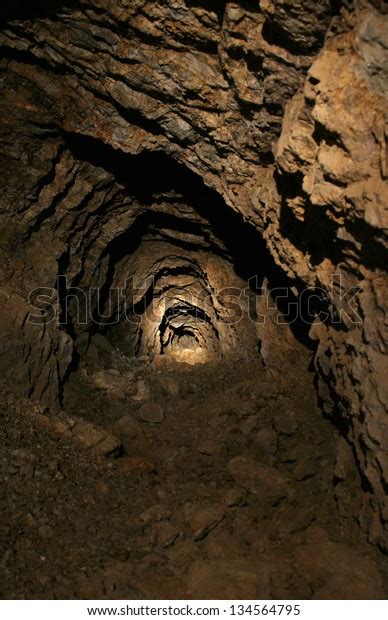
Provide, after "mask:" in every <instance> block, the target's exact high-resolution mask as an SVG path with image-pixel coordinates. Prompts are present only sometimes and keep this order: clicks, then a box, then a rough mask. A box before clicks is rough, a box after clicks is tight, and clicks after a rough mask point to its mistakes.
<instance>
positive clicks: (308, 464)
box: [293, 459, 319, 482]
mask: <svg viewBox="0 0 388 620" xmlns="http://www.w3.org/2000/svg"><path fill="white" fill-rule="evenodd" d="M318 472H319V460H313V459H303V460H302V461H299V462H298V463H297V465H296V467H295V469H294V471H293V475H294V478H295V479H296V480H297V481H298V482H302V481H303V480H307V479H308V478H313V477H314V476H316V475H317V473H318Z"/></svg>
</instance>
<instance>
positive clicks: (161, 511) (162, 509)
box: [140, 504, 171, 523]
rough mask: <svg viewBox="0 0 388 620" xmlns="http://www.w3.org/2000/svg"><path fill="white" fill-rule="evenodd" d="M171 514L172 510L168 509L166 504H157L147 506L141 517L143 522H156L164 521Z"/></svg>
mask: <svg viewBox="0 0 388 620" xmlns="http://www.w3.org/2000/svg"><path fill="white" fill-rule="evenodd" d="M170 516H171V510H168V508H166V506H163V505H162V504H155V505H154V506H151V507H150V508H147V510H145V511H144V512H142V514H141V515H140V519H141V520H142V521H143V523H154V522H156V521H163V520H164V519H168V518H169V517H170Z"/></svg>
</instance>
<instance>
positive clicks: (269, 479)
mask: <svg viewBox="0 0 388 620" xmlns="http://www.w3.org/2000/svg"><path fill="white" fill-rule="evenodd" d="M228 469H229V471H230V473H231V474H232V476H233V478H234V480H235V482H236V483H237V484H239V485H240V486H242V487H244V488H245V489H247V491H249V492H250V493H253V494H254V495H259V496H260V497H261V498H262V499H263V501H266V502H269V503H271V504H276V503H278V502H279V501H280V500H282V499H284V498H286V497H287V496H288V495H289V494H290V488H289V486H288V483H287V480H286V479H285V478H284V477H283V476H282V475H281V474H280V473H279V472H278V471H277V470H276V469H274V468H273V467H267V466H265V465H261V464H260V463H258V462H257V461H254V460H253V459H250V458H247V457H244V456H237V457H235V458H234V459H232V460H231V461H230V462H229V464H228Z"/></svg>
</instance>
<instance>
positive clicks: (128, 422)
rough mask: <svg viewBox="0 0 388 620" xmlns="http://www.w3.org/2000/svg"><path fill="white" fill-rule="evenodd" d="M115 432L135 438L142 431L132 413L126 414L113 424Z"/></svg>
mask: <svg viewBox="0 0 388 620" xmlns="http://www.w3.org/2000/svg"><path fill="white" fill-rule="evenodd" d="M113 429H114V431H115V432H117V433H120V434H122V435H126V436H127V437H129V438H130V439H135V438H136V437H137V436H138V435H139V434H140V433H141V429H140V428H139V424H138V422H136V420H134V419H133V417H132V416H131V415H125V416H123V417H122V418H120V420H118V421H117V422H115V424H114V425H113Z"/></svg>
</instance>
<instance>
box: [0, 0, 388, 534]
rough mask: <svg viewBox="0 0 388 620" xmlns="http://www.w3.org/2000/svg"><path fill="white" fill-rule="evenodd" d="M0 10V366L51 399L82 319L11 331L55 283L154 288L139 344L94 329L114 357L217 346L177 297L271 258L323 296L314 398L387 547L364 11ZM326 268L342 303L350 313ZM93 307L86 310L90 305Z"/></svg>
mask: <svg viewBox="0 0 388 620" xmlns="http://www.w3.org/2000/svg"><path fill="white" fill-rule="evenodd" d="M1 10H2V17H3V19H2V33H1V42H2V44H3V46H4V47H3V50H4V59H3V61H2V86H3V98H2V102H1V107H2V109H1V118H2V123H1V138H0V139H1V144H2V169H3V175H2V191H1V206H0V215H1V229H2V235H1V246H0V259H1V260H0V265H1V276H2V278H1V280H2V282H1V296H0V303H1V306H0V308H1V326H2V328H1V331H2V338H1V345H0V346H1V353H2V359H1V367H2V371H3V372H6V373H8V374H11V375H12V376H13V379H14V380H15V381H16V382H19V383H20V385H21V386H23V387H24V389H25V392H27V394H28V395H30V396H33V397H35V398H38V399H42V400H43V401H45V402H47V403H50V404H52V403H54V402H55V401H56V399H57V398H58V396H59V394H60V392H61V389H62V386H63V381H64V380H65V378H66V376H67V374H68V372H69V369H71V363H72V360H73V361H74V356H75V354H78V355H82V354H83V352H84V350H85V349H86V348H87V345H88V338H89V335H88V334H89V333H90V331H91V330H92V331H93V330H94V331H95V329H96V328H95V327H93V325H94V323H93V321H89V320H88V321H86V323H84V324H83V325H79V324H78V323H77V322H76V321H72V320H70V324H69V323H67V324H62V325H58V324H57V323H56V322H55V321H51V322H48V323H47V324H46V325H45V327H44V329H42V326H41V325H31V324H30V323H29V322H27V321H26V318H27V315H28V312H29V310H30V306H29V304H28V303H27V299H28V295H29V293H30V291H31V290H32V289H34V288H37V287H48V288H50V289H56V278H57V275H58V274H65V275H66V276H67V278H68V281H67V282H68V286H77V287H80V288H82V289H83V290H86V291H88V292H89V291H90V290H93V289H97V288H99V289H102V290H106V289H107V288H108V286H110V285H113V286H115V285H119V284H120V285H121V284H122V282H121V280H122V279H123V277H124V276H127V275H128V274H129V275H131V276H133V277H135V278H136V277H138V278H140V279H142V278H143V277H147V276H149V275H153V276H156V277H157V279H158V282H159V285H160V289H159V290H160V297H159V301H160V302H161V303H163V304H164V303H165V301H166V293H167V291H168V290H170V291H171V290H173V291H174V292H173V295H172V303H171V304H170V302H168V303H167V305H168V308H170V309H171V311H170V314H169V315H168V316H167V318H166V315H165V314H163V313H162V314H163V317H162V318H161V320H160V322H159V323H157V330H156V331H155V324H154V323H153V324H152V325H151V326H150V327H149V329H148V330H146V333H143V334H142V335H141V337H140V338H139V332H138V331H136V330H135V331H134V332H133V333H132V332H131V330H128V334H129V336H128V342H127V344H125V339H123V338H122V333H121V332H120V330H121V329H122V328H121V327H118V326H116V328H115V327H113V328H112V337H113V338H115V337H116V338H117V339H118V340H120V341H121V342H124V346H128V347H129V348H131V347H132V349H131V350H136V351H137V352H141V353H144V352H150V351H153V352H156V349H157V348H158V347H159V350H158V352H159V353H163V352H165V349H172V350H174V351H175V354H177V355H180V351H181V350H185V349H187V348H188V349H189V350H193V345H194V343H195V345H194V349H196V348H202V349H203V348H204V347H203V346H202V345H203V344H204V343H205V342H206V343H209V342H210V343H212V344H211V345H210V347H207V349H209V351H208V352H209V353H210V354H211V355H213V354H216V355H217V354H219V353H220V352H225V351H226V350H229V349H233V343H235V342H236V340H239V339H240V336H238V335H237V336H236V334H235V333H231V329H230V327H229V326H228V325H227V324H226V323H225V324H222V325H220V324H219V319H218V313H219V308H217V300H216V299H215V298H213V299H212V300H211V304H210V306H211V311H210V314H208V313H205V314H203V315H202V317H203V318H204V320H203V325H202V327H200V328H198V327H197V323H196V324H195V325H194V324H193V323H191V322H190V321H189V322H187V315H190V312H188V306H187V291H188V288H187V287H190V286H194V288H195V287H198V286H199V287H200V288H201V277H198V274H199V273H200V272H201V270H202V272H205V275H206V277H207V278H208V280H207V281H206V286H205V287H204V288H206V289H208V288H209V287H210V288H212V287H214V286H217V287H220V284H221V282H222V285H223V286H232V287H233V286H241V281H239V282H237V281H236V278H238V276H236V274H235V273H234V270H233V269H232V267H231V265H232V263H233V262H234V260H235V259H236V256H238V250H239V247H240V249H241V245H242V244H243V245H245V240H246V239H248V238H249V239H250V241H249V245H250V246H252V247H254V244H255V243H256V241H257V250H256V253H257V256H256V260H257V263H258V264H260V263H261V262H263V256H265V260H266V261H268V257H270V259H271V261H272V262H273V264H274V265H276V268H277V269H278V273H280V274H283V276H284V278H287V282H288V285H289V286H290V287H291V289H292V291H293V293H294V294H295V295H296V296H298V295H301V294H303V291H304V289H305V288H306V287H319V288H320V290H321V293H320V294H321V296H323V297H325V298H326V302H325V303H324V304H323V307H324V311H325V312H326V311H327V312H328V313H329V314H330V320H326V321H325V322H322V316H321V315H320V316H317V317H316V318H315V320H314V321H313V324H312V326H311V330H310V337H311V338H313V339H314V341H315V345H316V346H315V350H316V352H315V365H316V369H317V374H318V377H319V395H320V398H321V400H322V404H323V408H324V411H325V413H326V414H327V415H329V416H330V417H331V418H332V419H333V421H334V423H335V424H337V425H338V426H340V427H341V428H342V429H343V432H346V435H347V438H348V440H349V441H350V442H351V444H352V446H353V448H354V452H355V456H356V460H357V464H358V467H359V468H360V471H361V473H362V475H363V477H364V481H365V488H366V490H367V492H366V493H365V506H364V507H363V514H362V518H363V519H364V520H365V522H366V523H367V527H369V530H370V536H371V539H372V540H374V541H377V542H378V543H379V544H380V545H381V546H384V545H386V542H385V538H384V535H385V530H384V522H385V523H386V520H387V510H388V508H387V506H386V504H384V502H385V501H386V500H385V493H384V489H385V488H386V483H387V474H388V465H387V456H386V454H387V452H386V451H387V439H386V432H387V426H386V409H385V405H384V403H386V394H384V388H385V381H384V377H385V375H386V368H385V365H384V357H383V356H384V352H385V349H384V347H385V341H384V287H385V286H386V275H385V271H384V266H385V264H384V256H385V254H384V251H385V249H386V237H385V236H384V229H385V228H386V213H385V212H384V207H385V203H384V191H385V192H386V185H385V179H386V174H387V171H386V150H385V149H386V142H385V140H386V134H385V129H384V126H385V125H384V122H385V110H386V108H387V105H386V103H387V101H386V97H387V92H386V90H385V87H386V83H387V82H386V78H387V76H386V74H385V73H384V67H386V66H387V63H386V48H387V44H386V39H385V37H386V34H385V33H386V26H387V24H386V22H387V16H386V6H385V4H384V2H378V1H376V2H373V3H372V2H366V1H365V2H364V1H362V0H359V1H358V2H355V3H354V4H353V3H352V2H342V3H341V2H330V1H329V0H325V1H324V2H319V3H317V2H313V1H310V0H306V1H305V2H294V1H291V0H289V1H285V0H284V1H280V0H261V1H260V2H253V1H248V0H244V1H243V0H241V1H239V2H215V1H214V2H205V1H203V2H202V1H201V0H168V1H166V2H147V1H146V0H140V1H139V0H137V1H133V0H131V1H130V2H121V3H113V2H109V0H94V1H87V0H80V1H79V2H76V1H74V2H62V3H60V8H57V9H53V8H52V6H51V5H50V4H49V3H46V2H40V3H39V5H38V6H37V7H36V9H31V10H26V9H24V8H23V7H22V6H16V7H15V5H14V4H13V5H12V6H7V4H6V5H5V7H4V8H3V9H1ZM231 214H232V215H231ZM243 221H244V222H246V224H243V223H242V222H243ZM188 222H189V223H190V226H189V227H187V223H188ZM217 222H218V223H219V224H218V228H217ZM220 222H221V224H220ZM222 222H224V226H222ZM239 222H240V223H239ZM239 226H241V227H239ZM193 230H194V233H193V232H192V231H193ZM252 235H253V236H252ZM255 235H257V236H255ZM260 239H264V241H265V244H263V243H262V242H261V241H260ZM171 243H172V244H173V245H175V249H173V248H172V246H171ZM177 247H178V248H179V249H178V250H177V249H176V248H177ZM248 254H249V255H248V258H249V259H250V260H251V259H252V257H253V256H254V250H253V252H250V253H248ZM212 255H213V256H215V258H214V260H212V261H210V262H211V264H212V268H211V269H210V267H209V268H208V267H207V265H208V263H209V257H211V256H212ZM188 261H191V265H190V266H189V268H188ZM255 267H256V266H255ZM166 269H167V272H166ZM168 269H169V270H170V272H168ZM209 269H210V271H209ZM190 270H191V271H190ZM243 271H244V270H243ZM245 271H246V270H245ZM255 271H256V268H255V269H253V270H252V273H254V272H255ZM137 274H138V275H137ZM139 274H140V276H139ZM190 274H191V275H190ZM193 274H194V275H193ZM334 274H340V275H341V277H342V294H343V293H344V292H346V290H347V289H349V288H351V289H352V295H353V293H355V294H354V296H353V299H352V307H353V309H354V311H355V313H354V314H353V315H351V316H349V312H346V310H348V308H347V307H346V308H345V311H343V310H344V309H343V301H342V300H341V292H339V291H338V281H337V280H334V284H335V285H334V293H333V286H332V283H333V279H332V278H333V275H334ZM246 275H249V274H247V273H243V274H242V277H245V276H246ZM262 275H263V274H262ZM336 277H337V276H336ZM205 279H206V278H205ZM191 280H194V283H192V282H191ZM203 282H204V280H203ZM174 287H175V288H174ZM355 288H357V289H358V290H357V292H355V290H354V289H355ZM177 290H180V291H181V292H182V290H184V291H185V292H184V294H183V296H181V297H179V294H178V293H176V291H177ZM195 290H196V288H195ZM196 292H198V291H197V290H196ZM352 295H351V296H352ZM130 296H131V295H130ZM91 300H92V301H91V307H92V312H91V314H92V316H93V317H95V315H96V313H98V312H100V311H102V314H104V311H103V310H104V309H106V304H107V301H108V300H107V298H106V297H105V298H104V299H103V308H102V309H101V308H100V307H99V305H98V301H99V300H98V299H96V297H95V296H94V297H93V295H92V297H91ZM177 300H178V301H179V303H178V304H177V303H176V302H177ZM62 301H63V300H62V299H61V293H60V291H57V293H56V294H55V295H54V297H53V298H52V302H53V304H54V305H57V306H58V307H60V308H62V306H61V303H62ZM135 301H139V299H136V300H135ZM104 304H105V305H104ZM341 304H342V306H341ZM74 308H78V307H77V305H76V304H75V305H74V304H73V306H71V308H70V310H71V312H70V315H71V316H72V317H73V319H74V312H75V310H74ZM174 308H175V310H177V312H175V311H174ZM62 309H63V308H62ZM118 309H119V312H121V311H122V309H120V307H119V306H118ZM202 310H204V309H203V308H202ZM182 316H185V319H184V320H183V322H182ZM163 319H164V322H163ZM105 327H107V326H106V325H105ZM159 327H160V328H161V329H162V332H161V331H160V329H159ZM182 327H183V330H182ZM198 330H199V331H198ZM220 331H221V332H222V337H221V338H220V337H219V334H220ZM243 331H244V330H242V332H241V333H243ZM244 333H245V331H244ZM217 334H218V336H217ZM271 334H272V332H271V329H270V328H268V331H267V335H268V337H267V338H265V333H264V335H263V334H262V341H263V344H262V350H263V351H266V350H267V349H268V347H270V337H271ZM179 343H180V344H179ZM197 345H198V347H197ZM201 354H202V353H201ZM206 355H207V353H206ZM372 513H373V519H372V518H371V517H370V514H372Z"/></svg>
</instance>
